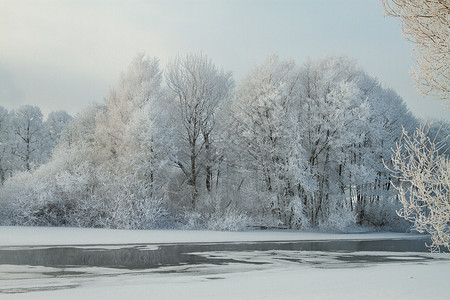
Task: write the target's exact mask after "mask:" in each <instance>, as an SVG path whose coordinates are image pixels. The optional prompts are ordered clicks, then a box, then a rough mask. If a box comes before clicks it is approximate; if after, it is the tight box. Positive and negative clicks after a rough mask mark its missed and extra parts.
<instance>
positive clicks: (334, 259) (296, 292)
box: [0, 227, 450, 300]
mask: <svg viewBox="0 0 450 300" xmlns="http://www.w3.org/2000/svg"><path fill="white" fill-rule="evenodd" d="M410 238H420V236H417V235H411V234H397V233H357V234H326V233H315V232H306V233H305V232H296V231H249V232H211V231H172V230H157V231H127V230H106V229H78V228H36V227H0V255H2V254H1V250H2V249H14V248H17V249H27V247H28V246H30V245H33V246H40V247H44V248H45V247H46V246H49V245H58V246H67V245H76V246H75V247H81V248H83V246H82V245H90V246H89V248H91V249H94V248H93V247H94V246H93V245H95V246H96V247H100V248H108V249H110V248H111V249H113V248H114V247H127V246H126V245H123V244H140V243H142V244H154V245H149V246H150V248H149V249H152V248H151V247H155V246H157V244H163V243H216V242H256V241H299V240H308V241H316V240H321V241H326V240H381V239H410ZM119 244H122V246H120V245H119ZM199 255H202V256H204V257H213V258H223V259H227V258H230V259H235V260H238V261H243V262H245V263H229V264H198V265H195V264H194V265H180V266H165V267H161V268H157V269H152V270H147V269H140V270H129V269H118V268H102V267H91V266H86V267H70V266H67V267H51V266H47V267H43V266H27V265H0V299H50V300H51V299H65V300H69V299H346V300H347V299H408V300H410V299H448V297H449V295H450V286H449V285H448V274H449V271H450V259H449V256H448V254H429V253H399V252H380V251H377V252H374V251H372V252H366V251H365V252H353V253H341V252H318V251H286V250H273V251H240V252H233V251H210V252H202V253H199ZM343 256H346V257H350V258H352V259H354V260H355V261H356V263H346V261H345V260H342V259H341V258H342V257H343ZM368 256H371V257H375V258H377V257H379V258H380V259H381V260H383V259H387V258H388V259H389V262H383V263H378V262H377V259H375V260H374V262H368V261H367V260H366V258H367V257H368ZM355 258H356V259H355ZM359 258H361V261H359V260H358V259H359ZM299 262H300V263H299Z"/></svg>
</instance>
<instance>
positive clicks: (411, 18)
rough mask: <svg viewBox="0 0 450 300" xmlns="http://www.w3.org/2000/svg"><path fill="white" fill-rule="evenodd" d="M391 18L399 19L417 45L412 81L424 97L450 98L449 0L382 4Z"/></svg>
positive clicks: (386, 1) (403, 0)
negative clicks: (426, 95)
mask: <svg viewBox="0 0 450 300" xmlns="http://www.w3.org/2000/svg"><path fill="white" fill-rule="evenodd" d="M380 1H381V3H383V5H384V8H385V11H386V13H387V14H388V15H389V16H393V17H397V18H400V19H401V21H402V29H403V33H404V36H405V38H406V39H407V40H409V41H411V42H413V43H414V44H415V48H414V54H415V56H416V62H417V66H418V68H417V70H413V72H412V74H413V78H414V79H415V80H416V82H417V84H418V87H419V89H420V90H421V91H422V92H423V93H424V94H430V95H435V96H438V97H440V98H441V99H444V100H447V101H448V99H449V98H450V64H449V61H450V30H449V27H450V3H449V2H448V1H446V0H380ZM447 104H448V103H447Z"/></svg>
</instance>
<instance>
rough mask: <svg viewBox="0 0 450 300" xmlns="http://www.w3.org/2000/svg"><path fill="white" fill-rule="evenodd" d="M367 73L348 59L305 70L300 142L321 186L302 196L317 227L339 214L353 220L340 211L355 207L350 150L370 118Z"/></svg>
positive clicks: (322, 62)
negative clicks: (351, 195)
mask: <svg viewBox="0 0 450 300" xmlns="http://www.w3.org/2000/svg"><path fill="white" fill-rule="evenodd" d="M362 76H363V74H362V72H361V71H360V70H359V69H358V68H357V67H356V64H355V62H354V61H352V60H349V59H347V58H344V57H326V58H324V59H322V60H319V61H317V62H307V63H306V64H305V66H304V67H303V69H302V71H301V96H300V99H299V104H298V105H299V108H298V112H299V113H298V118H299V122H301V124H302V126H301V129H300V131H301V139H302V142H301V143H302V146H303V148H304V149H305V153H306V158H307V160H308V162H309V168H310V176H311V178H312V179H314V182H315V184H316V185H317V189H316V191H315V192H314V193H304V195H303V196H302V198H303V202H304V209H305V212H306V213H307V215H308V216H309V218H310V220H311V222H312V224H313V225H319V224H321V223H324V222H326V221H327V220H329V219H330V218H331V217H334V216H336V217H335V218H341V219H345V218H351V216H350V215H349V216H345V217H344V215H342V214H341V212H342V213H343V214H345V212H346V211H351V202H350V201H346V200H345V199H346V195H348V194H349V193H350V191H351V189H352V187H351V185H349V182H350V180H351V177H352V169H355V167H356V165H355V164H354V163H353V162H352V157H351V152H352V151H351V150H352V149H354V148H355V147H354V146H355V145H357V144H360V143H361V141H362V139H363V137H364V135H363V127H362V125H363V124H364V122H365V120H366V119H367V117H368V110H367V103H366V99H365V98H364V97H363V95H362V93H361V89H360V88H359V82H360V80H361V77H362ZM353 176H354V175H353ZM349 206H350V207H349ZM342 221H344V220H342Z"/></svg>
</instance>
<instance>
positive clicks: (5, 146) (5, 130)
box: [0, 106, 11, 186]
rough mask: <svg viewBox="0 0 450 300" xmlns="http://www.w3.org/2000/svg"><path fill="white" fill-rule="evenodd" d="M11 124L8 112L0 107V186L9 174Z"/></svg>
mask: <svg viewBox="0 0 450 300" xmlns="http://www.w3.org/2000/svg"><path fill="white" fill-rule="evenodd" d="M10 133H11V123H10V120H9V113H8V110H7V109H6V108H4V107H2V106H0V186H1V185H2V184H3V182H4V181H5V179H6V177H7V176H8V173H10V172H11V149H10V146H11V145H10V142H11V140H10Z"/></svg>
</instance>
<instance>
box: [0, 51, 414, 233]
mask: <svg viewBox="0 0 450 300" xmlns="http://www.w3.org/2000/svg"><path fill="white" fill-rule="evenodd" d="M402 126H403V127H405V128H406V129H407V130H413V129H414V128H415V127H417V120H416V119H415V118H414V117H413V116H412V115H411V113H410V112H409V111H408V109H407V108H406V106H405V103H404V102H403V100H402V99H401V98H400V97H399V96H398V95H397V94H396V93H395V92H394V91H392V90H389V89H385V88H383V87H382V86H381V85H380V84H379V83H378V82H377V80H376V79H374V78H372V77H370V76H368V75H367V74H366V73H364V72H363V71H362V70H360V69H359V68H358V67H357V66H356V64H355V62H354V61H353V60H350V59H347V58H345V57H326V58H323V59H321V60H318V61H308V62H306V63H305V64H303V65H301V66H297V65H296V63H295V62H294V61H292V60H281V59H279V58H278V57H277V56H271V57H269V58H268V59H267V60H266V61H265V62H264V63H263V64H262V65H260V66H258V67H256V68H255V69H253V70H251V71H250V72H249V73H248V74H247V76H246V77H245V78H244V79H243V80H242V82H240V83H239V84H236V83H235V82H234V80H233V78H232V75H231V73H229V72H225V71H223V70H222V69H220V68H217V67H216V66H215V65H214V64H213V63H212V61H211V60H210V59H209V58H208V57H206V56H205V55H202V54H191V55H186V56H180V57H177V58H175V59H173V60H172V61H171V62H170V63H169V64H168V65H167V66H166V68H165V70H164V71H162V70H161V69H160V67H159V63H158V60H157V59H156V58H147V57H145V56H144V55H139V56H138V57H136V58H135V60H134V61H133V62H132V63H131V65H130V66H129V68H128V70H127V71H126V72H125V73H124V74H123V75H122V77H121V79H120V81H119V83H118V85H117V87H116V88H115V89H113V90H111V92H110V93H109V94H108V96H107V97H106V99H105V103H103V104H100V105H94V106H91V107H89V108H87V109H86V110H85V111H84V112H83V113H80V114H78V115H77V116H76V117H75V118H74V120H73V121H72V122H71V123H70V124H69V126H68V127H67V130H66V131H65V132H64V133H63V134H62V135H61V138H60V140H59V143H58V145H57V146H56V148H55V149H54V150H53V156H52V159H51V160H50V161H49V162H48V163H46V164H44V165H42V166H40V167H39V168H36V169H34V170H31V172H22V173H18V174H16V175H15V176H13V177H11V178H9V179H8V180H6V182H5V183H4V185H3V187H2V188H1V191H0V196H1V202H2V203H1V209H0V222H1V223H3V224H26V225H55V226H61V225H64V226H83V227H111V228H155V227H189V228H210V229H227V230H235V229H240V228H243V227H245V226H274V227H286V228H301V229H304V228H309V227H319V228H321V229H324V230H345V228H347V227H349V226H353V225H355V224H360V225H368V226H391V227H395V226H400V225H401V224H400V222H401V221H400V219H399V218H398V217H397V216H396V212H395V211H396V209H397V208H398V202H397V198H396V197H397V196H396V192H395V190H394V189H393V188H392V187H391V183H390V182H391V180H393V178H391V177H390V175H389V172H388V170H387V169H386V168H385V166H384V163H386V164H389V162H390V157H391V148H393V147H394V146H395V143H396V142H397V141H398V140H399V138H400V136H401V131H402ZM22 169H23V168H22ZM30 169H33V168H30Z"/></svg>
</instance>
